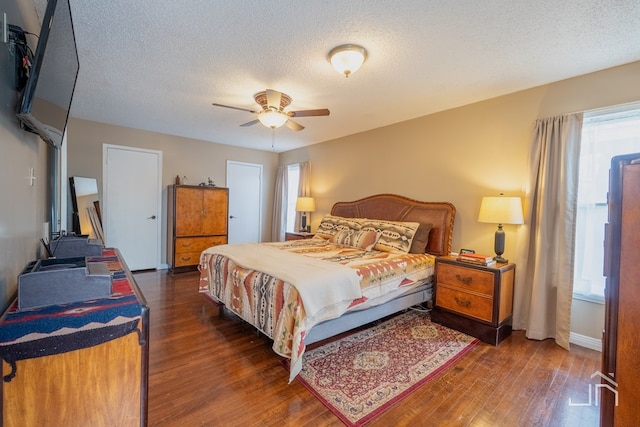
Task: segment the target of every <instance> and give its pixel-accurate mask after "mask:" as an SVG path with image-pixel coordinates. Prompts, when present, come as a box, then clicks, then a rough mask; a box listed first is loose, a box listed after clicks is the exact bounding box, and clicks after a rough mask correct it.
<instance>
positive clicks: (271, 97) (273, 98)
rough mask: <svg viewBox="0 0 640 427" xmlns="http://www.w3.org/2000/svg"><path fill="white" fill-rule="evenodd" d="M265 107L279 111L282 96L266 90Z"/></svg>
mask: <svg viewBox="0 0 640 427" xmlns="http://www.w3.org/2000/svg"><path fill="white" fill-rule="evenodd" d="M265 92H267V107H273V108H275V109H276V110H280V101H282V94H281V93H280V92H278V91H277V90H273V89H267V90H266V91H265Z"/></svg>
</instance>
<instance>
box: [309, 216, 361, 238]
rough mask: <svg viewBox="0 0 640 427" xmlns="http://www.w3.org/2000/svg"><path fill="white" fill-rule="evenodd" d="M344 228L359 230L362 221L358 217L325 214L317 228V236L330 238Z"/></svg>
mask: <svg viewBox="0 0 640 427" xmlns="http://www.w3.org/2000/svg"><path fill="white" fill-rule="evenodd" d="M342 230H346V231H349V230H351V231H358V230H360V221H359V220H357V219H356V218H343V217H341V216H333V215H325V217H324V218H322V221H320V225H319V226H318V229H317V230H316V236H319V237H322V238H323V239H330V238H331V236H333V235H334V234H336V233H337V232H338V231H342Z"/></svg>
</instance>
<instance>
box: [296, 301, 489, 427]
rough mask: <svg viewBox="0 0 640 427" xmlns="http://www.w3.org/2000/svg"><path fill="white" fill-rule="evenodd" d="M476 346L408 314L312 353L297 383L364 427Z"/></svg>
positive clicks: (422, 316)
mask: <svg viewBox="0 0 640 427" xmlns="http://www.w3.org/2000/svg"><path fill="white" fill-rule="evenodd" d="M477 342H478V340H477V339H474V338H473V337H470V336H468V335H466V334H464V333H461V332H458V331H455V330H453V329H449V328H447V327H444V326H442V325H438V324H437V323H432V322H431V321H430V320H429V315H428V314H426V313H421V312H418V311H413V310H408V311H406V312H405V313H402V314H400V315H397V316H395V317H393V318H391V319H390V320H387V321H385V322H383V323H379V324H376V325H375V326H372V327H370V328H367V329H365V330H362V331H360V332H358V333H355V334H352V335H349V336H347V337H344V338H341V339H339V340H337V341H333V342H330V343H328V344H325V345H323V346H321V347H318V348H316V349H313V350H309V351H308V352H307V353H306V354H305V366H304V368H303V369H302V372H301V373H300V376H299V377H298V380H299V381H300V382H301V383H302V384H303V385H304V386H305V387H306V388H307V389H309V390H310V391H311V392H312V393H313V394H314V395H315V396H316V397H317V398H318V399H320V401H321V402H322V403H323V404H324V405H325V406H326V407H327V408H329V410H331V412H333V413H334V414H335V415H336V416H337V417H338V418H340V420H342V422H344V423H345V424H346V425H347V426H362V425H364V424H367V423H368V422H369V421H371V420H373V419H374V418H376V417H378V416H380V415H381V414H382V413H384V412H385V411H387V410H388V409H390V408H391V407H392V406H393V405H394V404H395V403H397V402H399V401H400V400H402V399H404V398H405V397H407V396H409V395H410V394H411V393H412V392H413V391H415V390H417V389H418V388H419V387H421V386H423V385H425V384H426V383H428V382H429V381H430V380H432V379H434V378H435V377H436V376H437V375H439V374H440V373H441V372H442V371H444V370H446V369H449V368H451V367H452V365H454V364H455V363H456V362H457V361H458V360H460V359H461V358H462V357H463V356H464V355H466V354H467V353H468V352H469V351H470V350H471V349H472V348H473V347H474V346H475V344H476V343H477ZM287 362H288V361H287Z"/></svg>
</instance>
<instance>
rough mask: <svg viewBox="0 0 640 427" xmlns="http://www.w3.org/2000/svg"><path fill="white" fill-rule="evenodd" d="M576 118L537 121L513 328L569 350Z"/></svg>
mask: <svg viewBox="0 0 640 427" xmlns="http://www.w3.org/2000/svg"><path fill="white" fill-rule="evenodd" d="M581 133H582V113H578V114H567V115H563V116H559V117H552V118H548V119H541V120H537V121H536V124H535V130H534V133H533V140H532V147H531V153H530V159H529V179H528V182H527V187H526V188H525V203H524V205H525V225H523V226H521V227H520V229H519V231H518V232H519V234H518V246H519V247H518V256H517V259H516V263H517V268H516V287H515V290H514V308H513V328H514V329H525V330H526V336H527V337H528V338H532V339H539V340H542V339H545V338H554V339H555V341H556V343H557V344H558V345H560V346H562V347H564V348H566V349H569V332H570V324H571V299H572V290H573V251H574V240H575V239H574V236H575V218H576V203H577V195H578V166H579V157H580V138H581Z"/></svg>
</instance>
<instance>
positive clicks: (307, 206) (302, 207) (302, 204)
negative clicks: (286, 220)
mask: <svg viewBox="0 0 640 427" xmlns="http://www.w3.org/2000/svg"><path fill="white" fill-rule="evenodd" d="M315 210H316V201H315V200H314V198H313V197H298V200H297V201H296V212H302V219H301V221H300V225H301V230H302V231H306V232H307V233H308V232H310V231H311V226H310V225H307V212H315Z"/></svg>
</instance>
